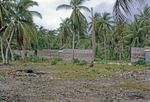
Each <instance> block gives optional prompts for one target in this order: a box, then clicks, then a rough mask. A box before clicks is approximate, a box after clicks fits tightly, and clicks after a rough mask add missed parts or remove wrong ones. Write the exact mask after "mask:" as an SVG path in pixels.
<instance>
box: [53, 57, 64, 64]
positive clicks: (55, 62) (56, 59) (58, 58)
mask: <svg viewBox="0 0 150 102" xmlns="http://www.w3.org/2000/svg"><path fill="white" fill-rule="evenodd" d="M60 61H63V59H62V58H60V57H54V58H52V59H51V65H56V64H57V63H58V62H60Z"/></svg>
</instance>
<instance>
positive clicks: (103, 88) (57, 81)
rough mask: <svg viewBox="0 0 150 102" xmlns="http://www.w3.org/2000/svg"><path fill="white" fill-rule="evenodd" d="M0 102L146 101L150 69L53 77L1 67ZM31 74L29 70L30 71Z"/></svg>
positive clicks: (149, 95) (40, 71)
mask: <svg viewBox="0 0 150 102" xmlns="http://www.w3.org/2000/svg"><path fill="white" fill-rule="evenodd" d="M1 70H5V71H6V73H7V74H6V75H4V76H0V102H150V69H149V68H147V69H145V70H144V71H142V72H138V73H134V74H133V73H130V72H127V73H124V74H120V73H118V74H116V75H114V76H112V77H104V78H73V79H61V78H55V76H54V75H53V74H52V73H51V72H50V71H51V70H49V71H48V70H45V69H38V70H36V72H33V73H27V72H25V71H20V70H16V69H13V70H12V68H10V66H9V67H8V68H1ZM31 72H32V71H31Z"/></svg>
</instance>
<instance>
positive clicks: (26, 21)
mask: <svg viewBox="0 0 150 102" xmlns="http://www.w3.org/2000/svg"><path fill="white" fill-rule="evenodd" d="M85 1H88V0H71V2H70V4H69V5H68V4H62V5H59V6H58V7H57V8H56V10H61V9H70V10H72V14H71V16H70V18H66V19H62V23H61V24H60V27H59V28H58V29H56V30H48V29H45V28H44V27H39V26H37V25H36V24H34V22H33V16H38V17H40V18H42V17H41V15H40V13H39V12H37V11H31V10H30V8H31V7H33V6H38V4H37V2H35V1H32V0H0V44H1V59H2V61H3V63H8V59H9V60H10V59H11V60H13V58H14V57H13V50H14V49H21V50H22V53H23V58H24V57H25V53H26V49H28V50H37V49H65V48H72V49H92V48H94V47H93V46H95V48H96V49H95V50H96V57H97V58H99V59H101V60H129V59H130V49H131V47H147V46H150V6H149V5H145V7H144V8H143V9H142V10H141V11H140V12H139V13H138V14H137V15H134V19H133V20H132V21H126V20H125V19H126V17H125V15H124V13H130V10H129V3H132V2H133V1H132V0H116V3H115V5H114V12H113V14H111V13H108V12H104V13H98V12H95V13H91V9H89V8H88V7H85V6H82V4H83V3H84V2H85ZM135 1H136V0H135ZM125 5H126V6H125ZM82 10H83V11H84V12H87V13H89V14H91V16H90V17H89V18H88V16H87V17H86V16H85V15H84V14H83V13H82V12H81V11H82ZM56 12H57V11H56ZM87 19H88V20H87ZM93 34H94V36H95V37H92V35H93ZM93 40H94V41H95V44H94V45H93Z"/></svg>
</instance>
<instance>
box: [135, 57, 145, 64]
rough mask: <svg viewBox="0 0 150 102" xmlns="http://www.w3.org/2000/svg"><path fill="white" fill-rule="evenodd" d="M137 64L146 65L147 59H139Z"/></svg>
mask: <svg viewBox="0 0 150 102" xmlns="http://www.w3.org/2000/svg"><path fill="white" fill-rule="evenodd" d="M135 64H136V65H146V61H145V59H143V58H142V59H139V60H138V61H137V62H135Z"/></svg>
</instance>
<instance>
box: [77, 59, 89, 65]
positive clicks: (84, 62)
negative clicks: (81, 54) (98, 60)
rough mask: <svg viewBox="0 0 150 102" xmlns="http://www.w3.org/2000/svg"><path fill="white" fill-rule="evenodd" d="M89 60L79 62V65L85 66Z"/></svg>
mask: <svg viewBox="0 0 150 102" xmlns="http://www.w3.org/2000/svg"><path fill="white" fill-rule="evenodd" d="M86 64H87V62H86V61H85V60H81V61H80V62H79V63H77V65H80V66H83V65H86Z"/></svg>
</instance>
